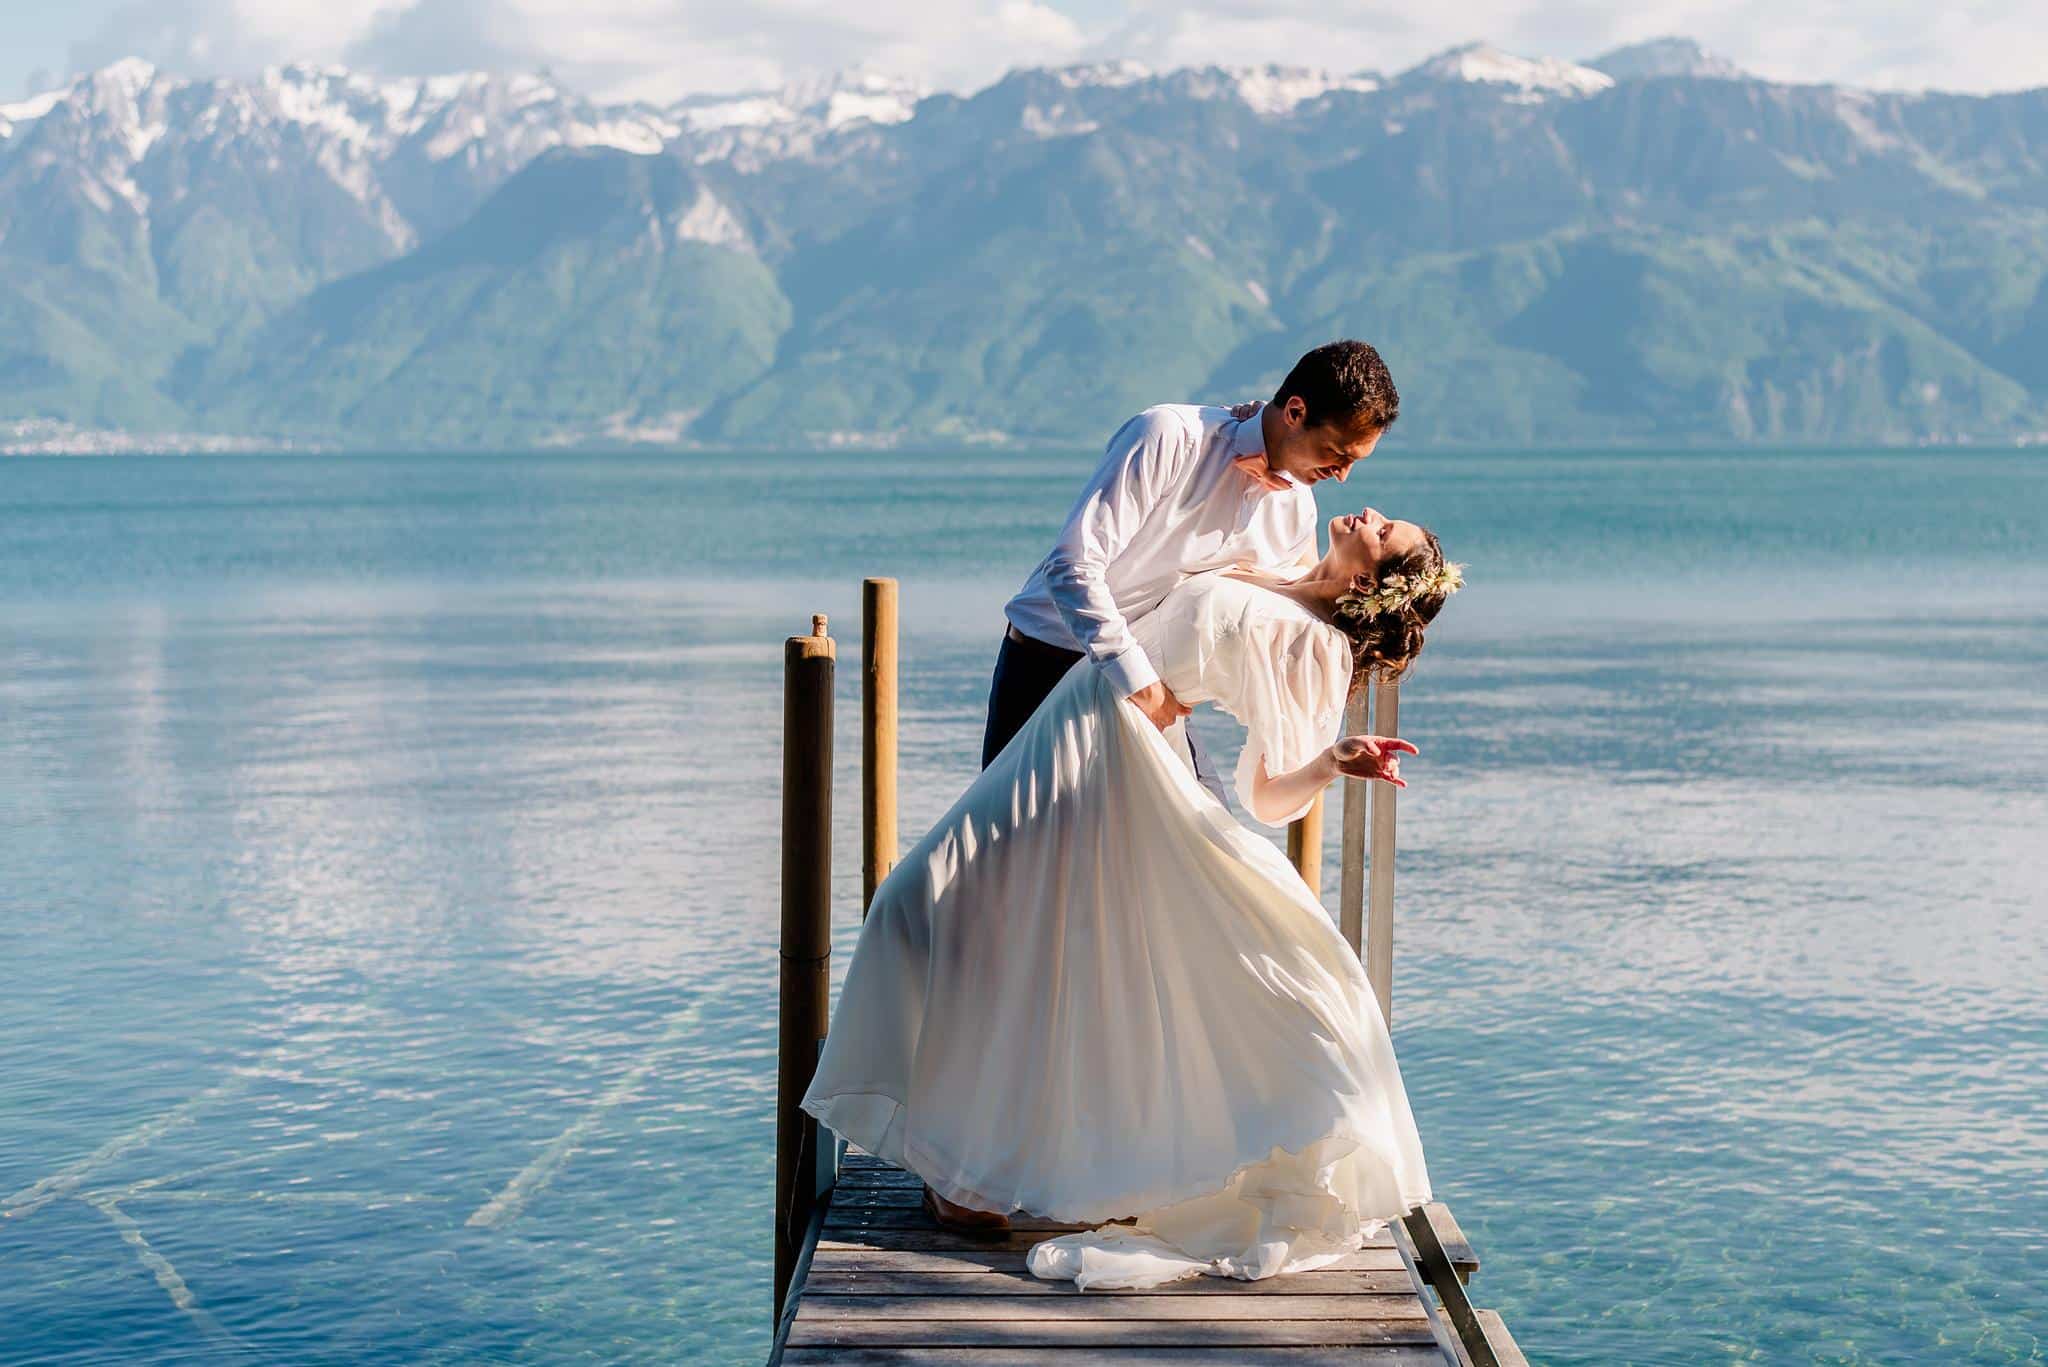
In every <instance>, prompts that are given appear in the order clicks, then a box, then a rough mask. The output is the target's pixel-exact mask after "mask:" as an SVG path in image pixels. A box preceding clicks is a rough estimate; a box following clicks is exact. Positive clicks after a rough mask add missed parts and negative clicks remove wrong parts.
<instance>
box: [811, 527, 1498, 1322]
mask: <svg viewBox="0 0 2048 1367" xmlns="http://www.w3.org/2000/svg"><path fill="white" fill-rule="evenodd" d="M1329 540H1330V549H1329V553H1328V554H1326V555H1325V556H1324V557H1323V558H1322V559H1321V560H1320V561H1319V562H1318V563H1317V564H1316V565H1315V566H1314V567H1313V568H1312V569H1310V570H1309V571H1308V572H1307V573H1306V574H1305V575H1304V576H1303V577H1301V578H1300V579H1297V580H1293V581H1290V582H1282V581H1277V580H1252V579H1246V578H1237V577H1234V575H1233V573H1232V572H1227V571H1226V572H1212V573H1207V574H1201V575H1196V576H1193V577H1191V578H1189V579H1187V580H1185V581H1184V582H1183V583H1181V584H1180V585H1179V586H1178V587H1177V588H1175V589H1174V590H1173V592H1172V593H1171V594H1169V595H1168V596H1167V598H1166V599H1165V601H1164V602H1162V603H1161V604H1160V606H1159V607H1158V608H1157V609H1156V610H1155V611H1153V612H1152V613H1151V614H1149V615H1148V616H1146V617H1144V618H1141V619H1139V620H1138V621H1137V622H1135V623H1134V624H1133V630H1134V632H1135V633H1136V634H1137V636H1138V637H1139V641H1140V644H1141V645H1143V647H1144V648H1145V651H1146V653H1147V655H1148V656H1149V657H1150V658H1151V659H1153V660H1154V661H1156V662H1158V663H1159V664H1160V666H1161V668H1160V673H1161V676H1162V677H1163V678H1164V679H1165V681H1166V683H1167V685H1168V687H1170V688H1171V689H1172V691H1173V692H1174V693H1175V694H1176V695H1178V696H1179V697H1180V698H1181V699H1182V700H1183V701H1184V702H1186V703H1188V704H1190V705H1193V704H1197V703H1201V702H1214V703H1216V704H1217V705H1218V706H1220V707H1221V708H1223V710H1224V711H1226V712H1228V713H1229V714H1230V715H1232V716H1233V717H1235V718H1236V719H1237V720H1238V721H1239V722H1241V723H1243V725H1244V727H1245V732H1246V738H1245V743H1244V749H1243V751H1242V753H1241V754H1240V756H1239V758H1238V763H1237V773H1236V788H1237V792H1238V796H1239V798H1240V800H1241V801H1242V802H1243V803H1244V805H1245V806H1246V807H1247V808H1248V809H1249V810H1250V812H1251V814H1252V815H1253V816H1254V817H1256V818H1257V819H1258V820H1260V821H1263V822H1269V823H1272V824H1275V825H1278V824H1282V823H1285V822H1288V821H1291V820H1293V819H1295V818H1296V817H1298V816H1300V815H1301V814H1302V813H1303V812H1305V811H1306V810H1307V809H1308V807H1309V805H1310V804H1311V803H1312V802H1313V801H1314V799H1315V796H1316V794H1318V793H1320V792H1321V791H1322V790H1323V788H1324V787H1325V786H1326V785H1327V784H1329V783H1330V782H1331V780H1332V779H1334V778H1335V777H1336V776H1338V775H1339V774H1348V775H1351V776H1353V777H1359V778H1376V779H1381V780H1384V781H1386V782H1390V783H1395V784H1401V783H1402V779H1401V777H1400V756H1401V755H1402V754H1404V753H1405V754H1414V753H1415V749H1414V747H1413V746H1411V745H1409V744H1408V743H1407V742H1405V741H1399V740H1391V739H1383V738H1377V737H1371V736H1349V737H1344V738H1342V739H1339V740H1337V741H1336V742H1335V743H1334V744H1333V743H1331V738H1332V737H1333V736H1335V734H1336V732H1337V728H1338V724H1339V722H1340V720H1341V718H1342V714H1343V710H1344V703H1345V699H1346V697H1347V696H1348V694H1349V693H1350V691H1351V690H1353V689H1354V688H1357V687H1361V686H1363V685H1364V684H1365V683H1366V681H1368V680H1370V679H1374V678H1392V677H1397V676H1398V675H1399V674H1400V673H1401V672H1402V671H1403V670H1404V669H1405V668H1406V667H1407V666H1408V664H1409V662H1410V661H1411V660H1412V659H1413V658H1414V657H1415V655H1416V653H1417V652H1418V651H1419V650H1420V649H1421V648H1422V638H1423V631H1424V629H1425V628H1426V627H1427V625H1428V624H1429V622H1430V621H1431V620H1432V619H1433V618H1434V617H1435V616H1436V614H1437V612H1438V611H1439V610H1440V609H1441V608H1442V606H1443V604H1444V601H1445V599H1446V598H1448V597H1449V595H1450V594H1451V593H1453V592H1455V591H1456V590H1457V588H1458V587H1459V586H1460V584H1461V582H1462V581H1461V578H1460V575H1459V567H1458V566H1456V565H1452V564H1450V563H1448V562H1446V561H1445V559H1444V556H1443V550H1442V547H1441V546H1440V545H1439V544H1438V542H1437V539H1436V537H1435V535H1434V534H1432V533H1430V532H1428V531H1426V530H1424V529H1423V528H1421V527H1418V526H1416V525H1415V524H1413V523H1409V522H1392V521H1389V520H1388V519H1386V518H1384V517H1382V516H1381V515H1380V514H1379V513H1377V512H1376V511H1374V510H1373V509H1370V508H1367V509H1365V510H1364V511H1363V512H1362V513H1360V514H1358V515H1355V516H1346V517H1338V518H1335V519H1333V520H1332V521H1331V523H1330V524H1329ZM1181 725H1182V723H1178V722H1177V723H1175V727H1174V729H1170V730H1169V731H1167V732H1165V733H1162V732H1161V731H1160V730H1159V728H1158V727H1156V726H1155V725H1153V723H1152V722H1150V721H1148V720H1147V719H1146V718H1145V716H1144V714H1142V713H1141V712H1140V711H1139V710H1138V709H1137V707H1136V706H1135V705H1134V704H1132V703H1131V702H1129V701H1128V700H1126V699H1123V698H1120V697H1118V696H1117V695H1116V692H1115V689H1114V688H1113V687H1112V686H1111V685H1110V684H1109V683H1108V682H1107V681H1106V680H1105V679H1104V677H1103V674H1102V671H1100V670H1098V669H1095V668H1093V667H1091V666H1089V665H1088V664H1086V663H1085V662H1083V663H1081V664H1078V665H1076V666H1075V667H1074V668H1073V669H1072V670H1071V671H1069V672H1068V673H1067V675H1066V676H1065V678H1064V679H1062V681H1061V682H1060V684H1059V686H1058V687H1057V688H1056V689H1055V690H1054V691H1053V693H1052V694H1051V696H1050V697H1048V698H1047V699H1046V701H1045V702H1044V703H1043V704H1042V705H1041V706H1040V707H1039V708H1038V710H1037V711H1036V712H1035V713H1034V714H1033V715H1032V717H1031V720H1030V721H1029V722H1028V723H1026V724H1025V726H1024V728H1023V729H1022V730H1021V731H1019V732H1018V733H1017V735H1016V737H1015V738H1014V739H1013V740H1011V742H1010V744H1009V745H1008V747H1007V748H1005V749H1004V750H1003V752H1002V754H1001V755H1000V756H998V757H997V758H996V760H995V762H994V763H993V764H991V765H990V766H989V767H988V768H987V769H986V770H984V771H983V772H982V774H981V776H980V777H979V778H978V779H976V780H975V782H974V784H973V786H972V787H970V788H969V789H968V790H967V792H966V793H965V794H964V795H963V796H962V797H961V798H960V800H959V801H958V802H957V803H955V804H954V806H953V809H952V810H951V811H949V812H948V813H947V814H946V815H945V817H944V819H942V820H941V821H940V822H939V823H938V825H936V826H934V827H933V828H932V830H931V832H930V833H929V834H927V835H926V836H925V837H924V839H923V840H922V841H920V842H919V843H918V845H917V846H916V848H915V849H913V850H911V852H910V853H909V854H908V855H907V856H906V857H905V858H904V859H903V861H902V862H901V863H900V864H899V865H898V866H897V867H896V869H895V871H894V872H892V873H891V874H890V875H889V877H888V878H887V879H886V880H884V882H883V883H882V885H881V887H879V888H878V889H876V891H875V897H874V902H873V904H872V905H871V906H870V907H869V909H868V917H867V923H866V925H865V926H864V927H863V928H862V931H861V936H860V943H859V945H858V947H857V948H856V949H855V951H854V955H853V962H852V964H851V965H850V966H849V967H848V969H847V974H846V982H845V986H844V988H843V990H842V992H841V996H840V1001H839V1008H838V1012H837V1014H836V1015H835V1016H834V1018H833V1021H832V1028H831V1032H830V1034H829V1035H828V1036H827V1038H826V1041H825V1048H824V1052H823V1054H822V1055H821V1056H820V1058H819V1062H818V1071H817V1075H816V1077H815V1079H814V1080H813V1082H812V1084H811V1087H810V1091H809V1092H808V1094H807V1095H806V1096H805V1098H804V1103H803V1104H804V1109H805V1110H807V1111H809V1112H810V1113H811V1114H812V1115H814V1116H816V1117H817V1118H818V1119H819V1120H820V1121H822V1122H823V1123H824V1124H826V1125H827V1126H829V1127H831V1128H832V1129H833V1130H835V1131H837V1132H838V1133H839V1134H841V1135H843V1136H844V1137H845V1138H846V1139H847V1140H848V1141H850V1142H851V1143H853V1144H856V1145H858V1146H859V1147H861V1148H863V1149H865V1150H867V1151H868V1152H869V1153H872V1154H875V1155H876V1156H878V1157H879V1158H881V1159H883V1160H884V1161H885V1162H888V1163H892V1164H895V1165H897V1166H899V1167H903V1168H907V1169H909V1170H910V1171H912V1172H915V1173H917V1174H918V1175H919V1176H920V1177H922V1178H923V1179H924V1181H925V1183H926V1185H927V1187H928V1188H929V1191H928V1193H927V1205H928V1206H932V1207H934V1213H935V1214H939V1213H942V1212H944V1213H950V1214H953V1215H955V1216H956V1217H964V1218H965V1219H966V1220H968V1221H973V1220H974V1219H975V1217H976V1216H977V1214H978V1213H980V1212H989V1213H990V1214H986V1215H981V1216H980V1224H981V1225H982V1227H984V1228H991V1227H992V1228H994V1229H996V1230H1000V1229H1001V1228H1003V1227H1004V1222H1003V1220H1002V1219H1001V1218H1000V1217H999V1215H998V1214H996V1213H1000V1212H1008V1211H1013V1210H1021V1211H1026V1212H1029V1213H1031V1214H1033V1215H1037V1216H1043V1217H1047V1218H1050V1219H1053V1220H1058V1221H1064V1222H1070V1223H1076V1224H1102V1225H1103V1227H1101V1228H1097V1229H1092V1230H1089V1231H1086V1232H1083V1233H1077V1234H1069V1235H1064V1236H1062V1237H1060V1238H1056V1239H1051V1240H1047V1241H1046V1242H1044V1243H1041V1244H1039V1245H1037V1246H1036V1247H1035V1248H1034V1249H1033V1250H1032V1252H1031V1256H1030V1268H1031V1271H1032V1272H1033V1273H1035V1274H1036V1275H1038V1276H1040V1277H1045V1278H1056V1279H1072V1280H1073V1281H1075V1282H1077V1283H1078V1284H1079V1285H1080V1286H1081V1288H1082V1289H1084V1290H1085V1289H1087V1288H1089V1287H1091V1286H1092V1287H1102V1288H1134V1287H1143V1286H1156V1285H1159V1284H1161V1283H1164V1282H1168V1281H1173V1280H1176V1279H1178V1278H1181V1277H1186V1276H1192V1275H1196V1274H1198V1273H1210V1274H1214V1275H1220V1276H1230V1277H1240V1278H1245V1279H1257V1278H1261V1277H1270V1276H1274V1275H1277V1274H1280V1273H1284V1272H1292V1271H1301V1270H1306V1269H1308V1268H1311V1267H1317V1266H1322V1265H1325V1264H1327V1263H1330V1262H1333V1261H1335V1260H1336V1259H1338V1258H1341V1257H1342V1256H1344V1254H1346V1253H1347V1252H1349V1251H1351V1250H1352V1249H1355V1248H1357V1247H1359V1245H1360V1243H1361V1242H1362V1240H1363V1238H1364V1236H1365V1235H1366V1234H1367V1233H1368V1232H1371V1231H1373V1230H1375V1229H1376V1228H1377V1225H1378V1224H1379V1222H1382V1221H1386V1220H1389V1219H1392V1218H1396V1217H1399V1216H1401V1215H1403V1214H1405V1213H1406V1212H1408V1211H1410V1210H1412V1209H1414V1208H1415V1207H1416V1206H1418V1205H1420V1204H1422V1203H1423V1202H1424V1201H1426V1200H1428V1199H1429V1177H1428V1174H1427V1172H1426V1171H1425V1170H1424V1166H1423V1158H1422V1144H1421V1141H1420V1139H1419V1138H1418V1137H1417V1136H1416V1133H1415V1122H1414V1119H1413V1117H1412V1116H1411V1115H1410V1114H1409V1110H1408V1098H1407V1095H1406V1093H1405V1092H1404V1091H1403V1089H1402V1086H1401V1075H1400V1070H1399V1068H1398V1066H1397V1065H1396V1063H1395V1061H1394V1051H1393V1045H1392V1042H1391V1040H1390V1039H1389V1038H1388V1035H1387V1027H1386V1022H1385V1021H1384V1020H1382V1019H1381V1016H1380V1012H1379V1007H1378V1005H1377V1003H1376V1002H1375V1001H1374V999H1373V995H1372V992H1371V990H1370V989H1369V987H1368V986H1367V984H1366V979H1365V973H1364V970H1363V969H1362V968H1361V966H1360V965H1359V962H1358V959H1357V957H1356V956H1355V955H1354V954H1353V953H1352V952H1351V949H1350V947H1349V946H1348V945H1347V944H1346V943H1345V942H1344V939H1343V937H1342V936H1341V935H1339V934H1338V932H1337V930H1336V928H1335V927H1334V926H1332V924H1331V923H1330V919H1329V917H1328V916H1327V914H1325V912H1324V911H1323V908H1322V906H1321V904H1320V903H1319V902H1318V901H1317V899H1316V898H1315V896H1314V895H1313V894H1311V893H1310V891H1309V889H1308V887H1307V885H1306V884H1304V883H1303V882H1302V881H1301V878H1300V876H1299V875H1298V874H1297V873H1296V872H1295V870H1294V869H1293V867H1292V866H1291V865H1290V864H1288V862H1287V861H1286V860H1285V859H1284V858H1283V857H1282V856H1281V855H1280V853H1279V851H1278V850H1276V849H1275V848H1274V846H1273V844H1272V842H1271V841H1270V840H1268V839H1266V838H1265V837H1263V836H1261V835H1259V834H1257V833H1255V832H1253V831H1251V830H1249V829H1247V828H1246V827H1244V826H1243V825H1241V824H1239V822H1238V821H1237V820H1236V819H1235V818H1234V817H1233V816H1232V815H1231V814H1230V812H1229V811H1228V809H1227V808H1225V807H1224V806H1223V805H1222V804H1221V803H1219V802H1218V801H1217V800H1216V798H1215V797H1214V796H1213V795H1212V794H1210V793H1209V792H1208V791H1207V790H1206V789H1204V788H1203V787H1202V785H1201V784H1200V783H1199V782H1198V781H1197V780H1196V778H1195V776H1194V774H1193V772H1192V771H1191V769H1190V767H1189V764H1188V761H1187V758H1186V756H1187V746H1186V745H1185V743H1184V742H1183V741H1182V739H1181V737H1180V736H1179V735H1178V734H1176V732H1177V730H1178V728H1179V727H1180V726H1181ZM961 1207H965V1208H967V1209H966V1210H964V1211H963V1210H961V1209H960V1208H961ZM1129 1217H1136V1218H1135V1222H1134V1223H1119V1224H1107V1223H1104V1222H1108V1221H1115V1220H1123V1219H1127V1218H1129Z"/></svg>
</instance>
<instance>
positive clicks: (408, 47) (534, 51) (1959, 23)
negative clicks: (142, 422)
mask: <svg viewBox="0 0 2048 1367" xmlns="http://www.w3.org/2000/svg"><path fill="white" fill-rule="evenodd" d="M1673 33H1680V34H1687V35H1689V36H1692V37H1695V38H1698V39H1699V40H1700V41H1702V42H1704V43H1705V44H1706V45H1707V46H1708V47H1710V48H1713V49H1715V50H1716V51H1719V52H1721V53H1723V54H1724V55H1726V56H1728V57H1730V58H1732V59H1733V60H1734V61H1736V62H1737V63H1738V64H1740V65H1742V66H1744V67H1746V68H1748V69H1750V70H1752V71H1756V72H1757V73H1759V74H1761V75H1765V76H1770V77H1774V78H1778V79H1784V80H1836V81H1842V82H1846V83H1851V84H1870V85H1881V86H1893V87H1897V86H1904V87H1932V88H1940V89H1964V90H1983V89H2013V88H2019V87H2023V86H2029V85H2038V84H2041V83H2042V80H2043V77H2042V73H2041V71H2040V69H2039V65H2038V61H2037V60H2036V54H2038V53H2040V52H2041V51H2043V50H2044V49H2048V8H2044V7H2043V6H2042V5H2041V4H2040V3H2039V0H1976V3H1974V4H1972V5H1970V6H1960V7H1943V6H1928V5H1924V4H1921V3H1919V0H1807V3H1805V4H1802V5H1797V6H1788V5H1785V4H1784V3H1783V2H1782V0H1641V2H1640V3H1636V4H1632V5H1621V4H1619V3H1611V2H1610V3H1602V2H1600V0H1542V2H1541V3H1539V2H1538V0H1463V2H1462V3H1460V4H1457V5H1455V6H1438V7H1435V8H1431V7H1417V6H1413V5H1400V4H1394V3H1388V2H1387V0H1360V2H1355V3H1346V2H1341V0H1340V3H1335V4H1333V3H1331V0H1192V3H1181V2H1180V0H939V2H937V3H935V2H934V0H857V3H852V4H849V3H847V2H846V0H750V2H749V3H745V4H733V3H731V0H717V2H714V0H130V3H127V4H125V5H123V6H121V7H120V8H118V9H117V10H115V11H114V13H113V14H112V16H111V17H110V18H108V19H107V20H106V21H105V22H104V23H103V24H102V25H101V26H100V27H99V28H98V30H97V31H95V32H92V33H91V34H90V35H89V36H87V37H84V38H83V39H81V40H80V41H78V42H76V43H74V44H73V45H72V50H71V51H72V59H73V64H74V66H76V67H80V68H83V67H88V66H95V65H100V64H102V63H104V62H106V61H110V60H112V59H114V58H116V57H120V56H127V55H131V54H133V55H140V56H145V57H149V58H151V59H152V60H155V61H157V62H159V63H161V64H162V65H165V66H167V67H170V68H172V69H174V70H181V71H187V72H192V73H194V74H212V73H225V74H237V75H241V74H248V73H250V72H253V71H255V70H257V69H259V68H261V67H263V66H266V65H270V64H274V63H277V62H282V61H289V60H295V59H306V60H313V61H345V62H348V63H350V64H352V65H357V66H362V67H365V68H368V69H372V70H378V71H385V72H393V73H408V74H411V73H419V72H425V71H447V70H457V69H463V68H476V67H483V68H494V69H512V70H533V69H537V68H540V67H547V68H548V69H550V70H551V71H553V72H554V73H555V74H556V75H557V76H559V77H560V78H561V79H562V80H564V81H565V82H567V83H568V84H570V85H572V86H574V87H577V88H579V89H582V90H585V91H587V92H589V93H591V94H593V95H598V96H602V97H607V98H662V97H667V96H673V95H678V94H684V93H690V92H697V91H717V90H736V89H751V88H760V87H763V86H773V85H778V84H781V83H783V82H785V81H789V80H793V79H798V78H801V77H806V76H814V75H819V74H823V73H826V72H829V71H834V70H838V69H841V68H845V67H849V66H867V67H871V68H873V69H876V70H880V71H887V72H892V73H896V74H901V75H906V76H911V77H915V78H918V79H921V80H923V81H925V82H927V83H929V84H932V85H934V86H938V87H941V88H953V89H964V88H974V87H977V86H979V85H982V84H984V83H986V82H988V81H990V80H992V79H994V78H995V77H996V76H998V75H1000V74H1001V73H1002V72H1003V71H1004V70H1006V69H1008V68H1010V67H1014V66H1029V65H1040V64H1053V63H1062V62H1070V61H1077V60H1099V59H1111V58H1126V57H1128V58H1135V59H1137V60H1138V61H1141V62H1144V63H1146V64H1148V65H1151V66H1154V67H1172V66H1183V65H1195V64H1206V63H1212V62H1213V63H1224V64H1252V63H1263V62H1280V63H1285V64H1290V65H1307V66H1318V67H1326V68H1330V69H1334V70H1338V71H1352V70H1359V69H1372V70H1378V71H1397V70H1400V69H1401V68H1403V67H1406V66H1409V65H1411V64H1413V63H1414V62H1417V61H1419V60H1421V59H1422V58H1424V57H1426V56H1428V55H1430V54H1431V53H1433V52H1436V51H1439V50H1441V49H1443V48H1445V47H1448V46H1451V45H1453V44H1455V43H1461V42H1467V41H1470V40H1472V39H1475V38H1486V39H1489V40H1491V41H1494V42H1496V43H1498V44H1500V45H1501V46H1503V47H1505V48H1508V49H1509V50H1510V51H1517V52H1522V53H1525V54H1527V55H1530V56H1552V57H1566V58H1574V59H1580V60H1583V59H1586V58H1589V57H1591V56H1594V55H1596V54H1597V53H1599V52H1601V51H1604V50H1606V49H1608V48H1610V47H1614V46H1617V45H1619V44H1622V43H1626V42H1634V41H1638V40H1641V39H1644V38H1652V37H1660V36H1664V35H1666V34H1673Z"/></svg>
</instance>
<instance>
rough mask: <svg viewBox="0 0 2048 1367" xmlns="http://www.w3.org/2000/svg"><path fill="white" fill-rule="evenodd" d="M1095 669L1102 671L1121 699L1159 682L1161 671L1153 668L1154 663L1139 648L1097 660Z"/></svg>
mask: <svg viewBox="0 0 2048 1367" xmlns="http://www.w3.org/2000/svg"><path fill="white" fill-rule="evenodd" d="M1095 667H1096V668H1097V669H1099V670H1101V671H1102V674H1103V677H1104V678H1106V679H1108V680H1109V682H1110V684H1111V686H1112V687H1114V688H1115V689H1116V692H1117V696H1118V697H1120V698H1128V697H1130V696H1131V694H1133V693H1135V692H1137V691H1138V690H1139V689H1141V688H1146V687H1149V686H1150V685H1152V684H1156V683H1158V682H1159V671H1158V670H1156V669H1154V668H1153V667H1152V661H1151V660H1149V659H1147V658H1146V656H1145V652H1144V651H1143V650H1140V649H1139V648H1138V647H1137V646H1130V647H1128V648H1127V649H1125V650H1124V651H1123V652H1122V653H1121V654H1117V655H1112V656H1110V657H1109V658H1108V659H1106V660H1097V661H1096V662H1095Z"/></svg>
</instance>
